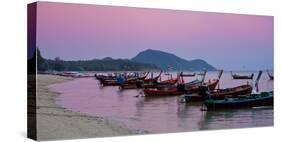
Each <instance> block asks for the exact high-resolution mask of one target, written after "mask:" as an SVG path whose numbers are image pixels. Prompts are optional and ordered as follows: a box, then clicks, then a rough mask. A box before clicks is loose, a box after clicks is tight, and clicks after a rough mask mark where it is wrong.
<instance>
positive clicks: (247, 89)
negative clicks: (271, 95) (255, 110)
mask: <svg viewBox="0 0 281 142" xmlns="http://www.w3.org/2000/svg"><path fill="white" fill-rule="evenodd" d="M261 75H262V71H259V74H258V77H257V79H256V81H255V82H253V85H249V84H248V83H247V84H245V85H240V86H236V87H232V88H225V89H214V90H211V89H209V88H208V86H200V87H199V92H198V95H194V94H186V95H184V97H182V98H181V99H185V100H184V102H187V101H203V100H204V99H214V100H221V99H224V98H225V97H227V96H228V97H229V96H231V97H237V96H241V95H250V94H251V92H252V91H253V88H257V86H258V82H259V80H260V78H261ZM253 86H254V87H253Z"/></svg>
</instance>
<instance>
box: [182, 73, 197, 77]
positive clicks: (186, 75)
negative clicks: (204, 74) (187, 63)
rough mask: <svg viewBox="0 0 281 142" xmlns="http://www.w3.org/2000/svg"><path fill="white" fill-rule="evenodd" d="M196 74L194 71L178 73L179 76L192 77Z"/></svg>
mask: <svg viewBox="0 0 281 142" xmlns="http://www.w3.org/2000/svg"><path fill="white" fill-rule="evenodd" d="M195 75H196V73H192V74H184V73H183V72H181V73H180V76H182V77H194V76H195Z"/></svg>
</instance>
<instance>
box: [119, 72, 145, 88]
mask: <svg viewBox="0 0 281 142" xmlns="http://www.w3.org/2000/svg"><path fill="white" fill-rule="evenodd" d="M148 74H149V72H148V73H146V74H145V75H144V76H142V77H137V78H130V79H121V78H118V79H117V83H118V85H119V89H137V88H138V81H143V80H145V78H146V77H147V76H148Z"/></svg>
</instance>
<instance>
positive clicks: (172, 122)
mask: <svg viewBox="0 0 281 142" xmlns="http://www.w3.org/2000/svg"><path fill="white" fill-rule="evenodd" d="M217 74H218V73H217V72H208V74H207V77H206V80H209V79H215V78H216V77H217ZM246 74H247V73H246ZM193 79H194V78H187V79H186V82H188V81H192V80H193ZM248 82H250V81H249V80H248ZM243 83H244V84H245V83H247V80H244V81H243V80H232V79H231V76H230V73H229V72H228V73H224V74H223V76H222V78H221V81H220V85H219V86H220V88H224V87H234V86H237V85H241V84H243ZM50 89H51V90H53V91H56V92H60V93H62V95H61V96H60V97H59V98H58V99H57V103H58V104H59V105H61V106H63V107H65V108H67V109H69V110H72V111H75V112H81V113H84V114H87V115H93V116H102V117H106V118H109V119H113V120H117V121H120V122H122V123H124V124H126V125H127V126H128V127H130V128H132V129H139V130H146V131H149V132H155V133H159V132H179V131H193V130H210V129H224V128H244V127H256V126H272V125H273V109H272V108H255V109H239V110H228V111H226V110H224V111H207V112H206V111H200V108H201V103H189V104H178V103H177V97H164V98H144V97H135V96H136V95H138V94H139V91H140V90H125V91H119V90H118V87H100V86H99V85H98V81H97V80H95V79H94V78H81V79H75V80H73V81H70V82H66V83H62V84H56V85H52V86H50ZM259 90H260V91H271V90H273V81H269V79H268V76H267V74H265V73H264V74H263V75H262V78H261V80H260V83H259Z"/></svg>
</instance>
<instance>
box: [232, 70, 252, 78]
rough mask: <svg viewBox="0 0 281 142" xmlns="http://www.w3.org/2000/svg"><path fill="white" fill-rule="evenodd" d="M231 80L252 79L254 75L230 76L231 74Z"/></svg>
mask: <svg viewBox="0 0 281 142" xmlns="http://www.w3.org/2000/svg"><path fill="white" fill-rule="evenodd" d="M231 76H232V79H253V77H254V74H253V73H252V74H251V75H238V74H232V72H231Z"/></svg>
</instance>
